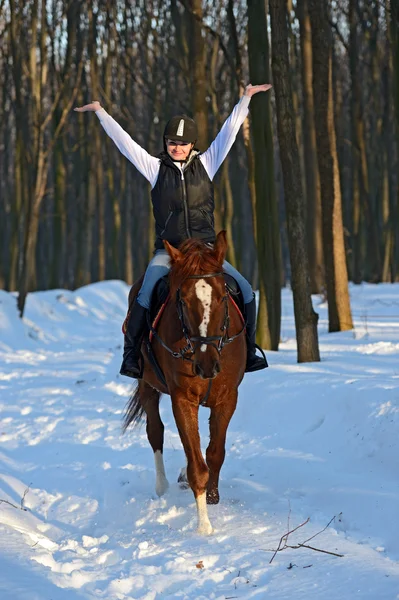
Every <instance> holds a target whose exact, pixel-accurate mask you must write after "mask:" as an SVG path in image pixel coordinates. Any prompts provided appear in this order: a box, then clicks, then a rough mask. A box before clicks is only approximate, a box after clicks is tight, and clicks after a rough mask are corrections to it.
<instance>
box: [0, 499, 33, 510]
mask: <svg viewBox="0 0 399 600" xmlns="http://www.w3.org/2000/svg"><path fill="white" fill-rule="evenodd" d="M0 504H9V505H10V506H12V507H13V508H16V509H17V510H25V511H27V510H28V509H27V508H24V507H23V506H17V505H16V504H13V503H12V502H9V501H8V500H4V499H3V498H0Z"/></svg>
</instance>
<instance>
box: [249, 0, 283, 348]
mask: <svg viewBox="0 0 399 600" xmlns="http://www.w3.org/2000/svg"><path fill="white" fill-rule="evenodd" d="M248 54H249V71H250V77H251V81H252V83H253V84H256V83H261V82H267V81H269V79H270V73H269V40H268V33H267V13H266V6H265V2H264V0H249V1H248ZM250 108H251V116H252V125H253V138H254V148H255V183H256V213H257V216H256V220H257V236H256V241H257V249H258V263H259V290H260V298H259V312H258V323H257V341H258V343H259V344H260V345H261V346H262V347H263V348H268V349H271V350H277V349H278V344H279V341H280V324H281V249H280V228H279V221H278V212H277V202H276V194H275V187H274V153H273V133H272V124H271V109H270V96H269V95H267V96H266V97H265V96H263V95H261V96H259V97H256V96H255V97H254V98H253V99H252V100H251V105H250Z"/></svg>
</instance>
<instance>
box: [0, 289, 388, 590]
mask: <svg viewBox="0 0 399 600" xmlns="http://www.w3.org/2000/svg"><path fill="white" fill-rule="evenodd" d="M127 292H128V288H127V286H126V285H125V284H124V283H121V282H117V281H111V282H103V283H98V284H94V285H90V286H88V287H85V288H82V289H79V290H77V291H76V292H69V291H64V290H53V291H49V292H41V293H35V294H31V295H30V296H29V297H28V302H27V309H26V316H25V319H24V322H23V323H22V322H21V321H20V320H19V319H18V316H17V310H16V303H15V297H14V296H13V295H11V294H8V293H5V292H1V291H0V501H1V500H2V501H8V502H9V503H11V504H13V505H14V506H11V505H10V504H7V502H2V503H1V504H0V598H1V600H22V599H24V600H25V599H26V600H27V599H29V600H60V599H62V600H76V599H79V598H89V599H96V598H104V599H107V600H112V599H120V600H122V599H123V600H127V599H134V600H155V599H156V600H158V599H161V598H162V599H166V598H178V599H181V600H184V599H190V600H191V599H195V600H209V599H215V600H224V599H229V598H230V599H232V598H239V599H242V598H245V599H252V598H256V599H259V600H263V599H268V600H273V599H277V598H278V599H279V600H288V599H292V598H295V599H296V600H301V599H305V598H306V599H307V600H308V599H323V600H337V599H339V600H349V599H351V600H352V599H353V598H354V597H355V598H362V599H367V600H385V599H387V600H388V599H389V600H394V599H397V598H399V563H398V560H399V519H398V514H399V468H398V467H399V285H374V286H373V285H361V286H351V288H350V292H351V302H352V309H353V316H354V319H355V329H354V331H350V332H345V333H340V334H328V333H327V321H326V318H327V308H326V305H325V304H323V303H321V300H320V298H318V297H315V298H314V305H315V308H316V310H317V312H319V314H320V322H319V336H320V349H321V355H322V361H321V362H320V363H318V364H302V365H298V364H296V349H295V335H294V324H293V316H292V297H291V293H290V292H289V291H288V290H284V292H283V323H282V340H283V342H282V344H281V349H280V351H279V352H278V353H272V352H269V353H268V359H269V363H270V368H269V369H267V370H266V371H262V372H259V373H253V374H248V375H246V376H245V378H244V381H243V383H242V385H241V387H240V398H239V406H238V408H237V411H236V413H235V415H234V417H233V419H232V422H231V425H230V428H229V432H228V439H227V453H226V461H225V464H224V467H223V470H222V480H221V487H220V491H221V502H220V504H219V505H218V506H211V507H210V511H209V512H210V519H211V521H212V524H213V526H214V528H215V533H214V534H213V535H211V536H209V537H200V536H198V535H197V533H196V510H195V503H194V498H193V496H192V493H191V491H190V490H187V491H182V490H181V489H180V488H179V487H178V485H177V483H176V479H177V475H178V472H179V470H180V468H181V467H182V466H183V465H184V463H185V460H184V456H183V451H182V448H181V445H180V441H179V437H178V434H177V431H176V427H175V424H174V420H173V416H172V413H171V409H170V400H169V398H168V397H164V398H163V400H162V416H163V419H164V422H165V425H166V435H165V442H166V448H165V464H166V469H167V474H168V477H169V481H170V483H171V486H170V489H169V491H168V493H167V494H166V496H164V497H163V498H161V499H158V498H157V497H156V496H155V491H154V483H155V481H154V478H155V472H154V464H153V457H152V451H151V449H150V446H149V444H148V442H147V439H146V434H145V428H142V429H141V430H139V431H137V430H135V431H131V432H128V433H127V434H126V435H125V436H121V416H122V414H123V409H124V405H125V403H126V401H127V399H128V397H129V393H130V392H131V389H132V384H131V382H130V381H129V380H128V379H126V378H123V377H121V376H119V375H118V371H119V366H120V358H121V343H122V336H121V333H120V327H121V322H122V319H123V317H124V314H125V306H126V297H127ZM200 412H201V433H202V440H203V447H205V446H206V443H207V418H208V414H209V411H208V410H207V409H204V408H203V409H201V411H200ZM21 508H25V509H26V510H21ZM334 516H335V520H334V521H333V522H332V523H331V525H330V526H329V527H328V528H327V529H326V530H325V531H324V532H323V533H321V534H320V535H318V536H317V537H316V538H314V539H312V540H311V541H309V542H308V544H310V545H311V546H314V547H315V548H318V549H322V550H327V551H328V552H334V553H337V554H343V555H344V556H343V557H342V558H339V557H335V556H332V555H331V554H325V553H321V552H316V551H315V550H310V549H305V548H299V549H295V550H290V549H286V550H284V551H282V552H279V553H278V554H277V555H276V556H275V558H274V560H273V562H272V563H271V564H270V559H271V558H272V556H273V552H272V550H273V549H274V550H275V549H277V547H278V544H279V541H280V538H281V536H282V535H283V534H284V533H286V531H287V527H288V521H289V526H290V528H291V529H292V528H294V527H296V526H297V525H300V524H301V523H303V522H304V521H305V520H306V519H307V518H308V517H310V522H309V523H308V524H306V525H304V526H303V527H302V528H300V529H299V530H298V531H297V532H296V533H294V534H292V536H290V537H289V539H288V544H289V545H297V544H298V543H300V542H305V540H307V539H308V538H310V537H311V536H313V535H314V534H316V533H318V532H320V531H322V530H323V529H324V527H325V526H326V525H327V524H328V523H329V521H330V519H332V518H333V517H334Z"/></svg>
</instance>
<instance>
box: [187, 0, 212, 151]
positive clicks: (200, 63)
mask: <svg viewBox="0 0 399 600" xmlns="http://www.w3.org/2000/svg"><path fill="white" fill-rule="evenodd" d="M189 6H190V9H191V12H192V15H190V18H191V28H192V32H193V33H192V39H191V52H190V63H191V68H190V71H191V78H192V79H191V81H192V98H193V109H194V119H195V121H196V123H197V126H198V147H199V149H200V150H202V151H203V152H204V151H205V150H206V149H207V147H208V106H207V103H206V97H207V94H208V90H207V77H206V48H205V39H204V37H203V35H202V28H201V22H202V18H203V11H202V0H189ZM193 15H195V16H193ZM196 17H197V18H196Z"/></svg>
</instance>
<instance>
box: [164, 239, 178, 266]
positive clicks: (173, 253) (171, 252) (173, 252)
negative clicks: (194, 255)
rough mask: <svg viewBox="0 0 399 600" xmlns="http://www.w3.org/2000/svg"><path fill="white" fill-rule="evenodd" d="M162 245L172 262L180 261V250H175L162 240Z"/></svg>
mask: <svg viewBox="0 0 399 600" xmlns="http://www.w3.org/2000/svg"><path fill="white" fill-rule="evenodd" d="M163 245H164V246H165V248H166V250H167V251H168V254H169V256H170V258H171V260H172V262H177V261H178V260H180V259H181V258H182V256H183V254H182V253H181V252H180V250H178V249H177V248H175V247H174V246H172V245H171V244H169V242H167V241H166V240H163Z"/></svg>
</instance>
